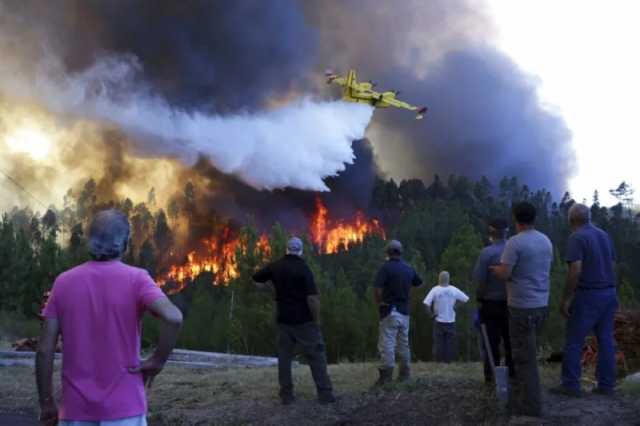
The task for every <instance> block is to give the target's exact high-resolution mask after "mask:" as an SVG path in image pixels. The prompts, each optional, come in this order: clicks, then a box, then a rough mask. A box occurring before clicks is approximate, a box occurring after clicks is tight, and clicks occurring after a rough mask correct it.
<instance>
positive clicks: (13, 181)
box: [0, 170, 49, 209]
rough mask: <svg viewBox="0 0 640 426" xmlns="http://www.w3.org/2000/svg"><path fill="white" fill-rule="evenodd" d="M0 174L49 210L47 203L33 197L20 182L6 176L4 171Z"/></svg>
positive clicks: (0, 171)
mask: <svg viewBox="0 0 640 426" xmlns="http://www.w3.org/2000/svg"><path fill="white" fill-rule="evenodd" d="M0 174H2V175H4V177H6V178H7V179H9V181H11V183H13V184H14V185H15V186H17V187H18V188H19V189H20V190H21V191H22V192H24V193H25V194H27V195H28V196H29V197H31V198H33V199H34V200H35V201H36V202H37V203H38V204H40V205H41V206H42V207H44V208H45V209H48V208H49V207H47V205H46V204H45V203H43V202H42V201H40V200H39V199H38V198H37V197H36V196H35V195H33V194H32V193H31V192H29V191H28V190H27V188H25V187H24V186H22V185H20V182H18V181H17V180H15V179H14V178H12V177H11V176H9V175H8V174H6V173H5V172H3V171H2V170H0Z"/></svg>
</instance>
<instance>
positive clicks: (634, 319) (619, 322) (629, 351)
mask: <svg viewBox="0 0 640 426" xmlns="http://www.w3.org/2000/svg"><path fill="white" fill-rule="evenodd" d="M614 336H615V339H616V344H617V346H618V347H617V349H618V351H619V352H622V353H623V354H624V360H625V361H626V364H627V368H629V369H631V370H632V371H635V370H637V369H638V368H640V311H631V310H621V311H619V312H618V313H616V317H615V326H614Z"/></svg>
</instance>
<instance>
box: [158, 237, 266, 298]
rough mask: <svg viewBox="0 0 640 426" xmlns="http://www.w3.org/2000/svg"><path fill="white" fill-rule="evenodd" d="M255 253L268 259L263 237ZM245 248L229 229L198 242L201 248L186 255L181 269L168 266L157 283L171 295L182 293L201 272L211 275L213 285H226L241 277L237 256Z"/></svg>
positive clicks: (258, 241) (177, 266)
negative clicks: (165, 287)
mask: <svg viewBox="0 0 640 426" xmlns="http://www.w3.org/2000/svg"><path fill="white" fill-rule="evenodd" d="M255 249H256V251H257V252H258V253H260V254H261V255H262V256H263V257H269V256H270V254H271V246H270V244H269V238H268V237H267V235H266V234H263V235H261V236H260V237H259V238H258V240H257V241H256V245H255ZM246 251H247V245H246V244H244V243H243V242H242V241H241V240H240V237H238V236H237V235H234V233H233V231H232V229H231V227H230V226H229V225H227V226H225V227H224V228H223V230H222V233H221V234H220V235H218V236H212V237H209V238H205V239H203V240H201V242H200V245H199V246H198V247H197V248H196V249H194V250H192V251H190V252H189V253H188V254H187V260H186V262H185V263H184V264H182V265H171V266H170V267H169V270H168V272H167V273H166V274H165V275H164V276H163V277H162V278H161V279H159V280H158V284H159V285H160V286H161V287H164V286H165V285H167V284H170V285H171V288H170V289H169V292H170V293H176V292H179V291H181V290H182V289H184V287H185V286H186V285H188V283H189V282H191V281H193V280H195V279H196V278H197V277H198V276H199V275H200V274H202V273H204V272H209V273H211V276H212V284H213V285H228V284H229V282H231V280H233V279H234V278H237V277H238V276H239V275H240V272H239V270H238V261H237V255H238V253H239V252H240V253H246Z"/></svg>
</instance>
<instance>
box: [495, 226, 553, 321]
mask: <svg viewBox="0 0 640 426" xmlns="http://www.w3.org/2000/svg"><path fill="white" fill-rule="evenodd" d="M552 261H553V246H552V244H551V241H550V240H549V238H548V237H547V236H546V235H544V234H543V233H542V232H538V231H536V230H535V229H530V230H528V231H523V232H520V233H518V234H517V235H514V236H513V237H511V238H509V240H508V241H507V243H506V244H505V247H504V251H503V252H502V258H501V262H502V263H504V264H506V265H512V266H513V270H512V272H511V279H509V281H507V304H508V305H509V306H511V307H514V308H527V309H528V308H542V307H546V306H547V305H548V304H549V272H550V270H551V262H552Z"/></svg>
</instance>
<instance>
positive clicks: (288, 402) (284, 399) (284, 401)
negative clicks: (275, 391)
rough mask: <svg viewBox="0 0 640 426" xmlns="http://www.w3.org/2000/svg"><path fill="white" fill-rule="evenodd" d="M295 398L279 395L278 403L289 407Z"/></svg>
mask: <svg viewBox="0 0 640 426" xmlns="http://www.w3.org/2000/svg"><path fill="white" fill-rule="evenodd" d="M295 400H296V398H295V397H294V396H293V395H290V394H289V395H280V401H281V402H282V405H291V404H293V401H295Z"/></svg>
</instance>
